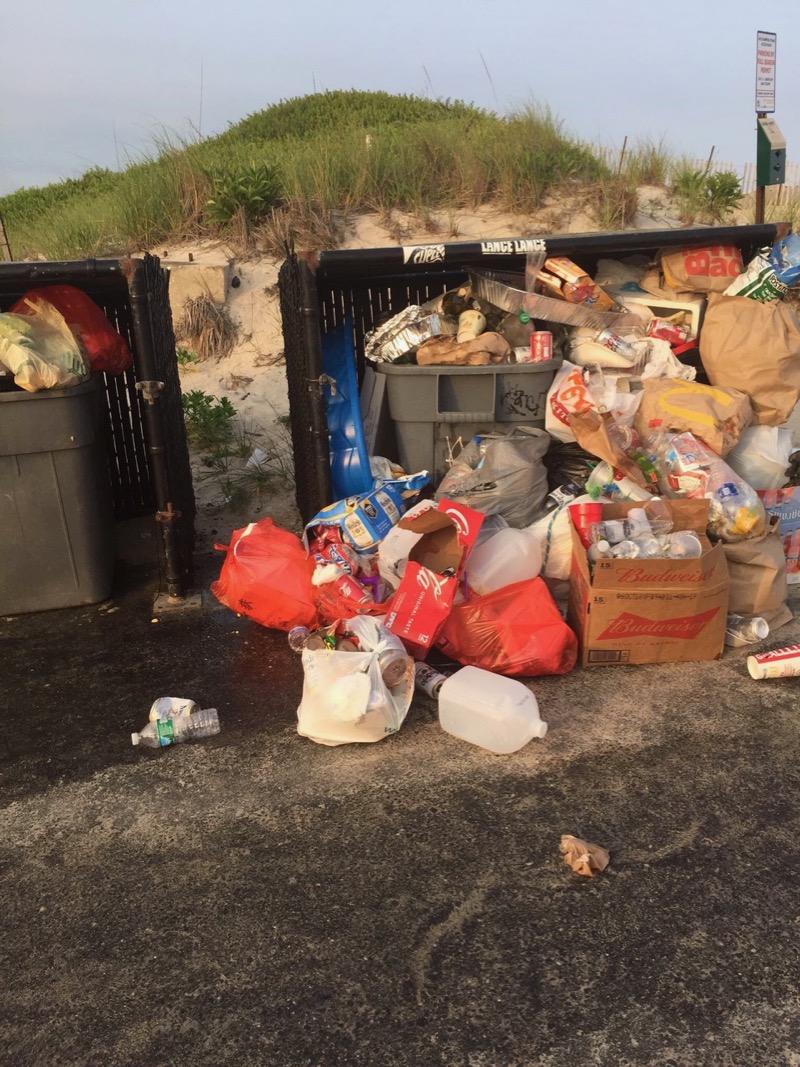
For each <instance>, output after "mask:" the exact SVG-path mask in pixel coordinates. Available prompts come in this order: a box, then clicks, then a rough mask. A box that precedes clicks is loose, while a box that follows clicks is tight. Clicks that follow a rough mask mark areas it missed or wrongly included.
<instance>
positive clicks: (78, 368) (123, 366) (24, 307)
mask: <svg viewBox="0 0 800 1067" xmlns="http://www.w3.org/2000/svg"><path fill="white" fill-rule="evenodd" d="M132 363H133V356H132V354H131V350H130V348H129V347H128V343H127V341H126V340H125V338H124V337H123V336H122V335H121V334H120V333H119V332H118V331H117V330H115V329H114V327H113V326H112V325H111V323H110V322H109V320H108V319H107V318H106V316H105V314H104V313H103V311H102V309H101V308H100V307H99V306H98V305H97V304H96V303H95V302H94V300H92V298H91V297H90V296H88V295H87V294H86V293H84V292H83V290H81V289H76V288H75V287H74V286H72V285H47V286H44V287H42V288H40V289H31V290H29V291H28V292H27V293H25V295H24V296H22V297H20V299H19V300H17V301H16V303H15V304H13V305H12V307H11V308H10V309H9V310H8V311H7V312H3V313H0V389H6V388H9V389H10V388H14V387H15V386H16V387H17V388H19V389H24V390H26V391H27V392H30V393H35V392H38V391H39V390H41V389H64V388H68V387H70V386H73V385H80V383H81V382H85V381H86V380H87V379H88V378H89V376H90V374H92V373H94V372H99V371H104V372H105V373H107V374H121V373H122V372H123V371H125V370H127V369H128V367H130V366H131V365H132ZM12 382H13V384H12Z"/></svg>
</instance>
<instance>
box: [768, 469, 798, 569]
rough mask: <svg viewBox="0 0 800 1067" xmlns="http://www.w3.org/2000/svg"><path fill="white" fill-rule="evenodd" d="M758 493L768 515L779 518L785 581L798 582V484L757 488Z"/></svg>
mask: <svg viewBox="0 0 800 1067" xmlns="http://www.w3.org/2000/svg"><path fill="white" fill-rule="evenodd" d="M758 495H759V497H760V498H761V503H762V504H763V505H764V510H765V511H766V513H767V514H768V515H777V516H778V518H779V519H780V520H781V535H782V537H783V554H784V555H785V556H786V581H787V582H788V583H789V585H797V584H798V583H800V486H797V485H790V486H789V487H788V488H786V489H759V490H758Z"/></svg>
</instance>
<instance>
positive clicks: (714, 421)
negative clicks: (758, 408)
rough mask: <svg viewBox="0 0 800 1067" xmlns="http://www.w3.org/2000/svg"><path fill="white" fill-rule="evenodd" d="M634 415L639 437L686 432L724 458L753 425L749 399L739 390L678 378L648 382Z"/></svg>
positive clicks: (651, 379)
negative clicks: (660, 432) (670, 432)
mask: <svg viewBox="0 0 800 1067" xmlns="http://www.w3.org/2000/svg"><path fill="white" fill-rule="evenodd" d="M642 392H643V395H642V402H641V404H640V405H639V410H638V411H637V412H636V429H637V431H638V433H639V435H640V437H644V438H647V437H652V436H653V434H655V433H658V432H659V431H660V430H674V431H676V432H678V433H680V432H681V431H683V430H689V431H690V433H693V434H694V435H695V437H700V438H702V440H703V441H705V443H706V444H707V445H708V447H709V448H713V450H714V451H715V452H716V453H717V454H718V455H720V456H726V455H727V454H728V452H730V450H731V449H732V448H733V446H734V445H735V444H736V443H737V441H738V440H739V438H740V437H741V436H742V433H743V432H744V431H745V430H746V429H747V427H748V426H749V425H750V423H751V422H752V421H753V409H752V406H751V404H750V398H749V397H748V396H747V394H746V393H742V392H739V390H738V389H724V388H722V387H721V386H710V385H701V384H700V383H699V382H686V381H683V380H682V379H678V378H647V379H646V380H645V381H644V382H643V383H642Z"/></svg>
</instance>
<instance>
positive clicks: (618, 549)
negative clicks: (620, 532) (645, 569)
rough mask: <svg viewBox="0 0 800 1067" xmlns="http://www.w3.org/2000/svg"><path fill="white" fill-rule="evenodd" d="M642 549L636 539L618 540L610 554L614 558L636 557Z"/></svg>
mask: <svg viewBox="0 0 800 1067" xmlns="http://www.w3.org/2000/svg"><path fill="white" fill-rule="evenodd" d="M641 554H642V550H641V549H640V548H639V545H638V544H637V543H636V541H629V540H627V539H626V540H625V541H620V542H619V544H617V545H614V546H613V548H612V549H611V555H612V556H613V557H614V559H638V558H639V556H641Z"/></svg>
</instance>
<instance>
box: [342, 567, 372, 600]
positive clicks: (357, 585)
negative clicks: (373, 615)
mask: <svg viewBox="0 0 800 1067" xmlns="http://www.w3.org/2000/svg"><path fill="white" fill-rule="evenodd" d="M333 584H334V586H335V587H336V588H337V589H338V590H339V592H340V593H341V594H342V596H346V597H347V598H348V600H355V602H356V603H357V604H374V603H375V597H374V596H373V595H372V593H371V592H370V591H369V589H367V587H366V586H364V585H362V584H361V582H357V581H356V580H355V578H353V577H352V576H351V575H349V574H343V575H342V576H341V578H337V579H336V581H335V582H334V583H333Z"/></svg>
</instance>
